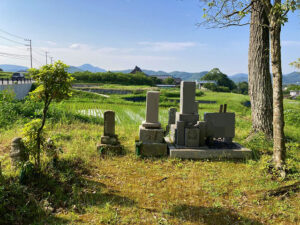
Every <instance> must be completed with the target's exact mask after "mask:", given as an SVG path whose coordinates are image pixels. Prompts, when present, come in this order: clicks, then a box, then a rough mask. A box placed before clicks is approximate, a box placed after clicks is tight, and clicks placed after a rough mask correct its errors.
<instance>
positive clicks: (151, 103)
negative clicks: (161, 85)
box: [142, 91, 161, 128]
mask: <svg viewBox="0 0 300 225" xmlns="http://www.w3.org/2000/svg"><path fill="white" fill-rule="evenodd" d="M146 101H147V103H146V121H144V122H143V123H142V125H143V126H144V127H146V128H160V127H161V125H160V123H159V122H158V109H159V91H148V92H147V99H146Z"/></svg>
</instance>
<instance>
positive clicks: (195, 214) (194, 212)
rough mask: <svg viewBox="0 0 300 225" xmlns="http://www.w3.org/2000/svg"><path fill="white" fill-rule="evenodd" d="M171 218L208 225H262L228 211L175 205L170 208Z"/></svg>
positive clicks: (217, 208) (218, 208) (216, 208)
mask: <svg viewBox="0 0 300 225" xmlns="http://www.w3.org/2000/svg"><path fill="white" fill-rule="evenodd" d="M171 216H174V217H177V218H179V219H182V220H186V221H190V222H194V223H197V222H198V223H204V224H208V225H217V224H222V225H226V224H228V225H231V224H251V225H262V223H260V222H259V221H257V220H253V219H250V218H247V217H243V216H241V215H239V214H237V213H235V212H233V211H232V210H230V209H225V208H220V207H201V206H190V205H177V206H175V207H173V208H172V210H171Z"/></svg>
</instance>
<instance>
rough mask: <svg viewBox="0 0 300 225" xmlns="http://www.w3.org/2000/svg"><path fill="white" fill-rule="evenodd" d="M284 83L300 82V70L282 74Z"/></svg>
mask: <svg viewBox="0 0 300 225" xmlns="http://www.w3.org/2000/svg"><path fill="white" fill-rule="evenodd" d="M282 79H283V83H284V84H300V72H292V73H289V74H286V75H284V76H283V78H282Z"/></svg>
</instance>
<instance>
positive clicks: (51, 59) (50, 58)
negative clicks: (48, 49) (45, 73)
mask: <svg viewBox="0 0 300 225" xmlns="http://www.w3.org/2000/svg"><path fill="white" fill-rule="evenodd" d="M50 59H51V64H53V57H52V56H50Z"/></svg>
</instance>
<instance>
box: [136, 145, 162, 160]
mask: <svg viewBox="0 0 300 225" xmlns="http://www.w3.org/2000/svg"><path fill="white" fill-rule="evenodd" d="M136 154H137V155H140V156H143V157H160V156H167V155H168V148H167V144H166V143H141V142H138V143H136Z"/></svg>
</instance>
